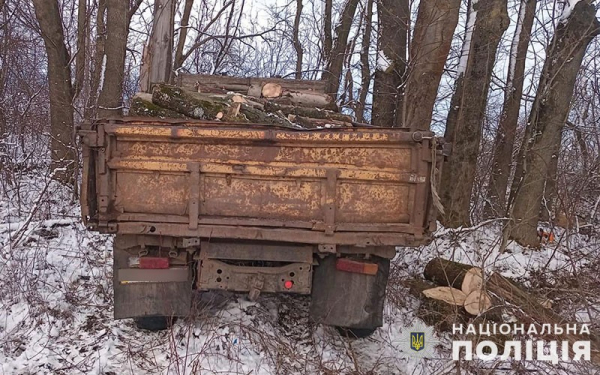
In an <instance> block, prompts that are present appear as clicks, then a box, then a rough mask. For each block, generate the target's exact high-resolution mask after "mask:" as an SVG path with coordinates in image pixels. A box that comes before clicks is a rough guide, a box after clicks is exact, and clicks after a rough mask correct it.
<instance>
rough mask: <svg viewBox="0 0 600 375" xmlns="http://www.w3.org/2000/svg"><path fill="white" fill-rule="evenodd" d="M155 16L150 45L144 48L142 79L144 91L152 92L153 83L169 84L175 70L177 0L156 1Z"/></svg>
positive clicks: (141, 83)
mask: <svg viewBox="0 0 600 375" xmlns="http://www.w3.org/2000/svg"><path fill="white" fill-rule="evenodd" d="M153 15H154V16H153V18H152V32H151V33H150V38H149V41H148V45H147V46H146V47H145V48H144V52H145V56H144V62H143V66H142V74H141V77H140V81H141V82H140V85H141V90H142V91H148V90H150V89H151V84H152V83H159V82H160V83H164V82H168V81H169V80H170V79H171V73H172V70H173V61H172V51H173V39H174V32H175V30H174V24H175V0H156V1H155V2H154V12H153ZM128 24H129V23H128Z"/></svg>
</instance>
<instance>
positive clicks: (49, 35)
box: [33, 0, 75, 184]
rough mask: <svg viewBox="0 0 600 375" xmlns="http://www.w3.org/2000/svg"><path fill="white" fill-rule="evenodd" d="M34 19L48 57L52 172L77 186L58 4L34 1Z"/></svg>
mask: <svg viewBox="0 0 600 375" xmlns="http://www.w3.org/2000/svg"><path fill="white" fill-rule="evenodd" d="M33 5H34V8H35V16H36V18H37V21H38V23H39V26H40V30H41V33H42V38H43V39H44V44H45V46H46V53H47V55H48V86H49V96H50V127H51V137H52V138H51V142H50V151H51V157H52V162H51V165H50V168H51V169H52V170H59V171H57V172H56V173H55V175H54V176H55V178H56V179H57V180H58V181H60V182H62V183H64V184H73V183H74V171H75V151H74V149H73V144H72V139H73V125H74V124H73V107H72V104H71V102H72V100H73V88H72V86H71V69H70V66H69V62H70V60H71V59H70V56H69V52H68V51H67V47H66V46H65V38H64V33H63V28H62V20H61V17H60V9H59V6H58V1H57V0H34V2H33Z"/></svg>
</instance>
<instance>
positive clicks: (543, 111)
mask: <svg viewBox="0 0 600 375" xmlns="http://www.w3.org/2000/svg"><path fill="white" fill-rule="evenodd" d="M567 9H568V8H567ZM598 33H600V23H599V22H598V20H597V19H596V10H595V7H594V5H593V4H591V2H590V1H588V0H583V1H580V2H578V3H577V4H576V5H575V7H574V8H573V9H572V10H571V12H570V14H569V15H567V17H566V19H564V20H561V22H560V23H559V24H558V26H557V28H556V32H555V34H554V37H553V39H552V43H551V45H550V48H549V49H548V52H547V54H546V56H547V57H546V61H545V63H544V68H543V70H542V77H541V78H540V83H539V85H538V91H537V94H536V98H535V101H534V103H533V106H532V111H531V114H530V117H529V123H528V128H529V130H528V131H526V137H525V139H524V140H523V145H522V146H521V149H522V151H523V154H522V155H521V157H520V159H519V161H518V162H519V163H520V164H521V167H520V168H518V169H517V171H518V172H519V171H522V174H521V173H520V174H518V175H516V176H515V189H514V193H515V194H514V202H513V212H512V221H511V223H510V225H509V228H508V229H509V233H510V236H511V237H512V238H513V239H515V240H516V241H517V242H519V243H520V244H522V245H526V246H532V247H539V241H538V239H537V224H538V218H539V210H540V204H541V200H542V194H543V190H544V181H545V179H546V176H547V175H548V169H549V166H550V164H551V158H552V155H558V153H559V150H560V143H561V136H562V130H563V126H564V124H565V121H566V118H567V116H568V114H569V109H570V99H571V98H572V96H573V89H574V86H575V79H576V77H577V72H578V71H579V68H580V67H581V62H582V60H583V56H584V55H585V51H586V49H587V46H588V45H589V43H590V42H591V41H592V39H593V38H594V37H595V36H596V35H598Z"/></svg>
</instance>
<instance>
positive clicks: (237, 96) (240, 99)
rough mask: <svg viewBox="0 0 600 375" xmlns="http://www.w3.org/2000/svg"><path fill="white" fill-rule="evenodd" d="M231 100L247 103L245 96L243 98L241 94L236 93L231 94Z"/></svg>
mask: <svg viewBox="0 0 600 375" xmlns="http://www.w3.org/2000/svg"><path fill="white" fill-rule="evenodd" d="M231 101H232V102H234V103H248V101H247V100H246V98H244V97H243V96H242V95H237V94H236V95H232V96H231Z"/></svg>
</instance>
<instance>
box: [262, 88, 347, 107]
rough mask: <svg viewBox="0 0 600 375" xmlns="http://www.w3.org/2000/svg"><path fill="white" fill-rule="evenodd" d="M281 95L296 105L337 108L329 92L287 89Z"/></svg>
mask: <svg viewBox="0 0 600 375" xmlns="http://www.w3.org/2000/svg"><path fill="white" fill-rule="evenodd" d="M263 96H264V94H263ZM281 96H282V99H283V100H285V99H288V101H289V103H290V104H291V105H296V106H300V107H316V108H325V109H331V110H336V109H337V107H336V105H335V102H334V101H333V98H332V97H331V96H330V95H327V94H321V93H318V92H310V91H295V92H292V91H286V92H284V93H283V95H281ZM282 104H287V103H282Z"/></svg>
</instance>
